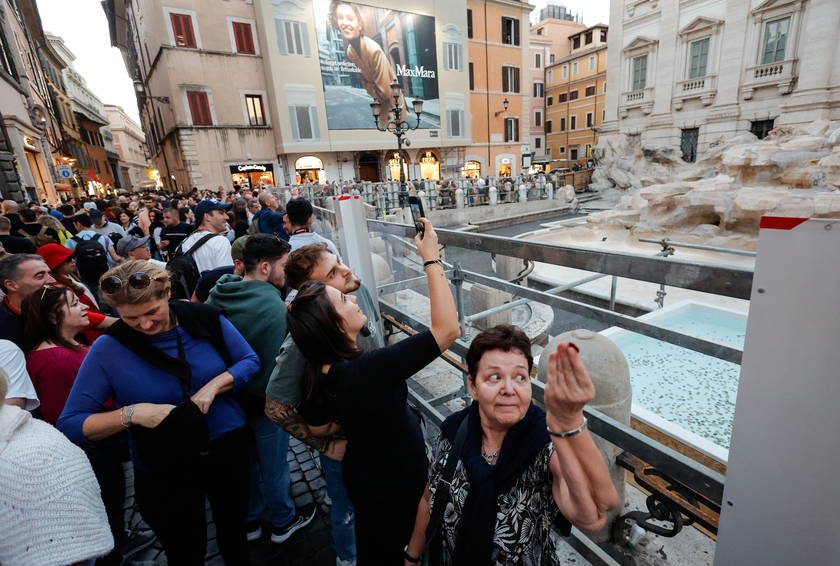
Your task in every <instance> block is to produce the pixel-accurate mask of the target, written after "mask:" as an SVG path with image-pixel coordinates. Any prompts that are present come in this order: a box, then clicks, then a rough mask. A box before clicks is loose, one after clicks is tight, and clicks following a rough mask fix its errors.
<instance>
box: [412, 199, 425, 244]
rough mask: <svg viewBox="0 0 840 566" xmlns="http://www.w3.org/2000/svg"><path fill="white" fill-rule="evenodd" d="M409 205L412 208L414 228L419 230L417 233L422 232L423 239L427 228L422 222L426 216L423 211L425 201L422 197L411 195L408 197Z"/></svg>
mask: <svg viewBox="0 0 840 566" xmlns="http://www.w3.org/2000/svg"><path fill="white" fill-rule="evenodd" d="M408 207H409V208H410V209H411V218H412V219H413V220H414V228H415V229H416V230H417V233H418V234H420V239H423V235H424V233H425V228H424V226H423V223H422V222H420V219H421V218H424V217H425V216H426V215H425V214H424V213H423V201H421V200H420V197H414V196H410V197H408Z"/></svg>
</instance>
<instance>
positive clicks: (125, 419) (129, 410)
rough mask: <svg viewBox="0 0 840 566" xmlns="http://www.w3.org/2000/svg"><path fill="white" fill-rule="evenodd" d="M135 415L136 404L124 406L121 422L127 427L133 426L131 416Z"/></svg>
mask: <svg viewBox="0 0 840 566" xmlns="http://www.w3.org/2000/svg"><path fill="white" fill-rule="evenodd" d="M133 416H134V405H129V406H128V407H123V408H122V409H120V424H121V425H123V426H124V427H125V428H128V427H130V426H131V424H132V423H131V417H133Z"/></svg>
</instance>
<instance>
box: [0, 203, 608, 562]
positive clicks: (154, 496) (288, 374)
mask: <svg viewBox="0 0 840 566" xmlns="http://www.w3.org/2000/svg"><path fill="white" fill-rule="evenodd" d="M2 208H3V210H2V212H3V215H2V216H0V244H2V247H0V291H2V295H3V296H2V303H0V485H2V486H3V487H2V489H0V564H3V565H4V566H13V565H17V564H21V565H27V566H30V565H31V566H38V565H70V564H86V565H87V564H94V563H95V564H98V565H99V564H101V565H111V564H113V565H119V564H132V563H137V562H135V561H134V558H133V557H134V556H136V555H137V553H138V552H139V551H141V550H142V549H144V548H146V547H148V546H149V545H151V544H153V543H154V541H155V540H157V541H158V542H159V544H160V546H161V547H162V548H163V550H164V552H165V555H166V559H167V561H168V564H171V565H173V566H176V565H177V566H180V565H188V566H192V565H196V566H197V565H200V564H204V561H205V555H206V553H207V546H208V529H207V514H206V502H208V503H209V507H210V512H211V513H212V516H213V520H214V523H215V537H216V543H217V545H218V550H219V552H220V554H221V557H222V559H223V561H224V562H225V563H226V564H228V565H237V566H238V565H248V564H250V563H251V558H252V551H253V549H252V548H250V544H252V542H253V541H257V540H261V539H263V538H264V537H266V538H269V539H270V541H271V543H273V544H283V543H285V542H286V541H287V540H288V539H289V538H290V537H291V536H292V535H294V533H296V532H297V531H299V530H300V529H303V528H304V527H306V526H307V525H308V524H309V523H310V522H311V521H312V520H313V518H314V517H315V515H316V514H317V512H318V511H317V508H316V506H315V505H314V504H313V503H309V504H306V505H300V506H296V505H295V501H294V498H293V497H292V493H291V471H290V468H289V463H288V459H287V454H288V451H289V443H290V438H291V437H295V438H297V439H298V440H300V441H301V442H302V443H303V444H305V445H306V446H307V447H308V448H309V449H311V450H314V451H317V453H318V454H319V459H320V466H321V468H322V470H323V474H324V479H325V483H326V492H327V495H328V496H329V504H330V515H331V516H330V522H331V526H332V536H333V541H334V548H335V552H336V556H337V558H336V561H337V564H338V566H348V565H351V564H355V563H358V564H360V565H378V564H382V565H391V564H394V565H399V564H405V565H414V564H419V563H421V561H422V559H423V556H424V555H428V557H429V560H430V563H434V564H476V565H479V564H481V565H501V564H521V565H525V564H538V563H543V564H545V563H552V560H553V558H551V557H553V556H554V554H555V553H554V546H553V545H554V541H553V539H552V538H551V536H550V531H551V526H552V524H557V525H569V524H573V525H576V526H578V527H579V528H582V529H587V530H596V529H599V528H601V527H603V526H604V524H605V521H606V514H607V512H608V511H609V510H611V509H613V508H614V507H615V506H616V505H617V504H618V499H617V495H616V491H615V489H614V487H613V485H612V483H611V480H610V475H609V472H608V470H607V467H606V465H605V463H604V460H603V458H602V457H601V455H600V453H599V452H598V450H597V448H596V447H595V444H594V443H593V441H592V438H591V437H590V435H589V432H588V430H587V429H586V419H585V418H584V416H583V407H584V405H585V404H586V403H588V402H590V401H591V400H592V399H593V398H594V394H595V392H594V388H593V385H592V382H591V380H590V379H589V376H588V374H587V372H586V368H585V367H584V365H583V364H582V362H581V360H580V357H579V356H578V355H577V348H576V347H575V346H574V345H573V344H570V343H568V342H564V343H561V344H560V345H559V346H558V348H557V351H556V352H552V353H550V358H549V370H548V380H547V384H546V389H545V406H546V411H543V410H542V409H540V408H538V407H537V406H536V405H534V404H533V403H532V402H531V385H530V379H531V378H530V376H531V370H532V367H533V359H532V357H531V348H530V341H529V339H528V338H527V336H526V335H525V334H524V333H523V332H522V331H521V330H519V329H517V328H515V327H513V326H509V325H501V326H497V327H494V328H491V329H489V330H487V331H485V332H482V333H481V334H479V335H478V336H477V337H476V338H475V339H474V340H473V341H472V344H471V345H470V348H469V352H468V354H467V365H468V367H469V380H468V384H469V393H470V396H471V397H472V403H471V404H470V405H469V407H468V408H466V409H464V410H463V411H460V412H458V413H455V414H454V415H452V416H450V417H449V418H448V419H447V420H446V421H444V423H443V425H442V426H441V432H440V434H439V435H438V437H437V440H436V442H434V445H433V446H431V447H430V449H429V450H427V446H426V441H425V439H424V433H423V430H424V423H423V422H422V418H421V417H420V416H419V413H417V412H416V411H415V410H414V409H413V408H412V407H411V406H410V405H409V404H408V388H407V380H408V379H409V378H411V377H412V376H413V375H414V374H416V373H417V372H419V371H420V370H422V369H423V368H424V367H426V366H427V365H429V364H430V363H432V362H433V361H434V360H435V359H437V358H438V356H440V355H441V353H442V352H445V351H446V350H447V348H449V347H450V346H451V345H452V344H453V343H454V341H455V340H456V339H457V338H458V337H459V335H460V331H459V326H458V319H457V313H456V309H455V304H454V300H453V297H452V293H451V291H450V288H449V284H448V281H447V279H446V276H445V274H444V269H443V264H442V262H441V259H440V253H439V245H438V238H437V235H436V233H435V230H434V227H433V226H432V225H431V223H430V222H429V221H428V220H427V219H423V220H422V222H423V224H424V229H425V230H424V235H423V236H422V237H421V236H420V235H418V236H417V237H416V238H415V240H414V243H415V245H416V246H417V250H418V253H419V254H420V256H421V257H422V261H423V269H424V270H425V273H426V277H427V280H428V295H429V299H430V310H431V313H430V314H431V327H430V328H429V330H427V331H425V332H420V333H418V334H415V335H413V336H410V337H408V338H405V339H403V340H398V341H394V340H391V341H390V343H389V341H388V340H386V339H385V338H386V337H385V336H384V335H383V331H382V321H381V319H380V314H379V311H378V308H377V302H376V300H375V298H374V297H372V296H371V294H370V292H369V291H368V287H367V286H366V285H363V284H362V282H361V280H360V279H359V278H358V277H356V276H355V275H354V273H353V271H352V270H351V269H350V268H349V267H348V266H347V265H346V264H345V263H343V262H342V260H341V257H340V255H339V253H338V250H337V248H336V246H335V244H334V242H331V241H329V240H327V239H325V238H323V237H322V236H320V235H318V234H316V233H314V232H312V231H311V226H312V215H313V207H312V204H311V203H310V202H309V201H308V200H306V199H304V198H300V197H298V198H291V199H290V200H288V202H286V203H285V206H284V205H282V204H280V203H278V199H277V197H276V196H275V195H273V194H272V193H270V192H262V193H259V194H256V193H255V192H251V191H250V190H246V189H240V190H238V191H236V192H235V193H232V194H227V193H226V192H225V191H220V193H218V194H199V193H197V192H196V191H194V192H193V193H191V194H186V195H182V194H174V195H162V194H147V195H144V196H142V197H140V198H135V197H131V198H123V197H120V198H118V199H115V200H111V201H108V200H99V199H97V200H88V201H84V202H78V203H74V202H71V203H67V204H65V205H62V206H61V207H59V208H58V210H46V211H44V210H43V209H41V207H39V206H20V205H18V204H17V203H15V202H13V201H4V202H3V203H2ZM38 212H40V215H39V214H38ZM44 218H48V219H49V220H48V221H46V222H44V221H43V220H44ZM546 355H548V353H546ZM430 456H431V458H430ZM129 463H130V464H129ZM129 466H130V467H133V477H134V483H133V495H134V499H135V503H136V510H137V512H138V513H139V515H140V516H141V517H142V521H143V524H145V525H148V527H149V530H146V531H143V530H138V528H136V527H135V523H136V521H134V522H132V524H127V522H126V518H125V513H124V502H125V498H126V469H127V468H129ZM264 529H265V530H266V531H270V532H265V533H264V532H263V530H264Z"/></svg>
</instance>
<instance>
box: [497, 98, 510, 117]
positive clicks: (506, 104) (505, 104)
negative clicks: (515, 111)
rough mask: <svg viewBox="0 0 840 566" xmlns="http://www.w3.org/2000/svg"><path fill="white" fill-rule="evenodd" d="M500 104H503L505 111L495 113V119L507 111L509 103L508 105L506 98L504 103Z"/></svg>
mask: <svg viewBox="0 0 840 566" xmlns="http://www.w3.org/2000/svg"><path fill="white" fill-rule="evenodd" d="M502 104H504V106H505V109H504V110H499V111H498V112H496V118H498V117H499V114H501V113H502V112H506V111H507V108H508V104H509V103H508V99H507V97H505V101H504V102H502Z"/></svg>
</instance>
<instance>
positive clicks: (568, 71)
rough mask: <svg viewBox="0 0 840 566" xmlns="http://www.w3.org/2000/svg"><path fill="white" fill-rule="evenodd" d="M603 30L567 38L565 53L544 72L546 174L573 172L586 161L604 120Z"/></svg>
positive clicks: (598, 28) (600, 27)
mask: <svg viewBox="0 0 840 566" xmlns="http://www.w3.org/2000/svg"><path fill="white" fill-rule="evenodd" d="M608 33H609V30H608V27H607V26H605V25H603V24H599V25H596V26H592V27H590V28H587V29H584V30H581V31H579V32H577V33H574V34H572V35H571V36H569V40H570V42H571V52H570V54H569V55H568V56H567V57H563V58H562V59H559V60H557V61H555V63H554V64H553V65H549V66H548V67H546V69H545V84H546V92H545V96H546V116H545V132H546V134H545V135H546V146H547V153H548V155H549V156H550V157H551V168H552V169H556V168H558V167H565V168H573V167H574V165H576V164H577V165H582V164H583V162H585V161H586V160H587V159H589V157H590V156H591V152H592V148H593V147H595V145H596V144H597V143H598V128H599V127H600V126H601V123H602V122H603V120H604V117H605V101H606V91H607V35H608Z"/></svg>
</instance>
